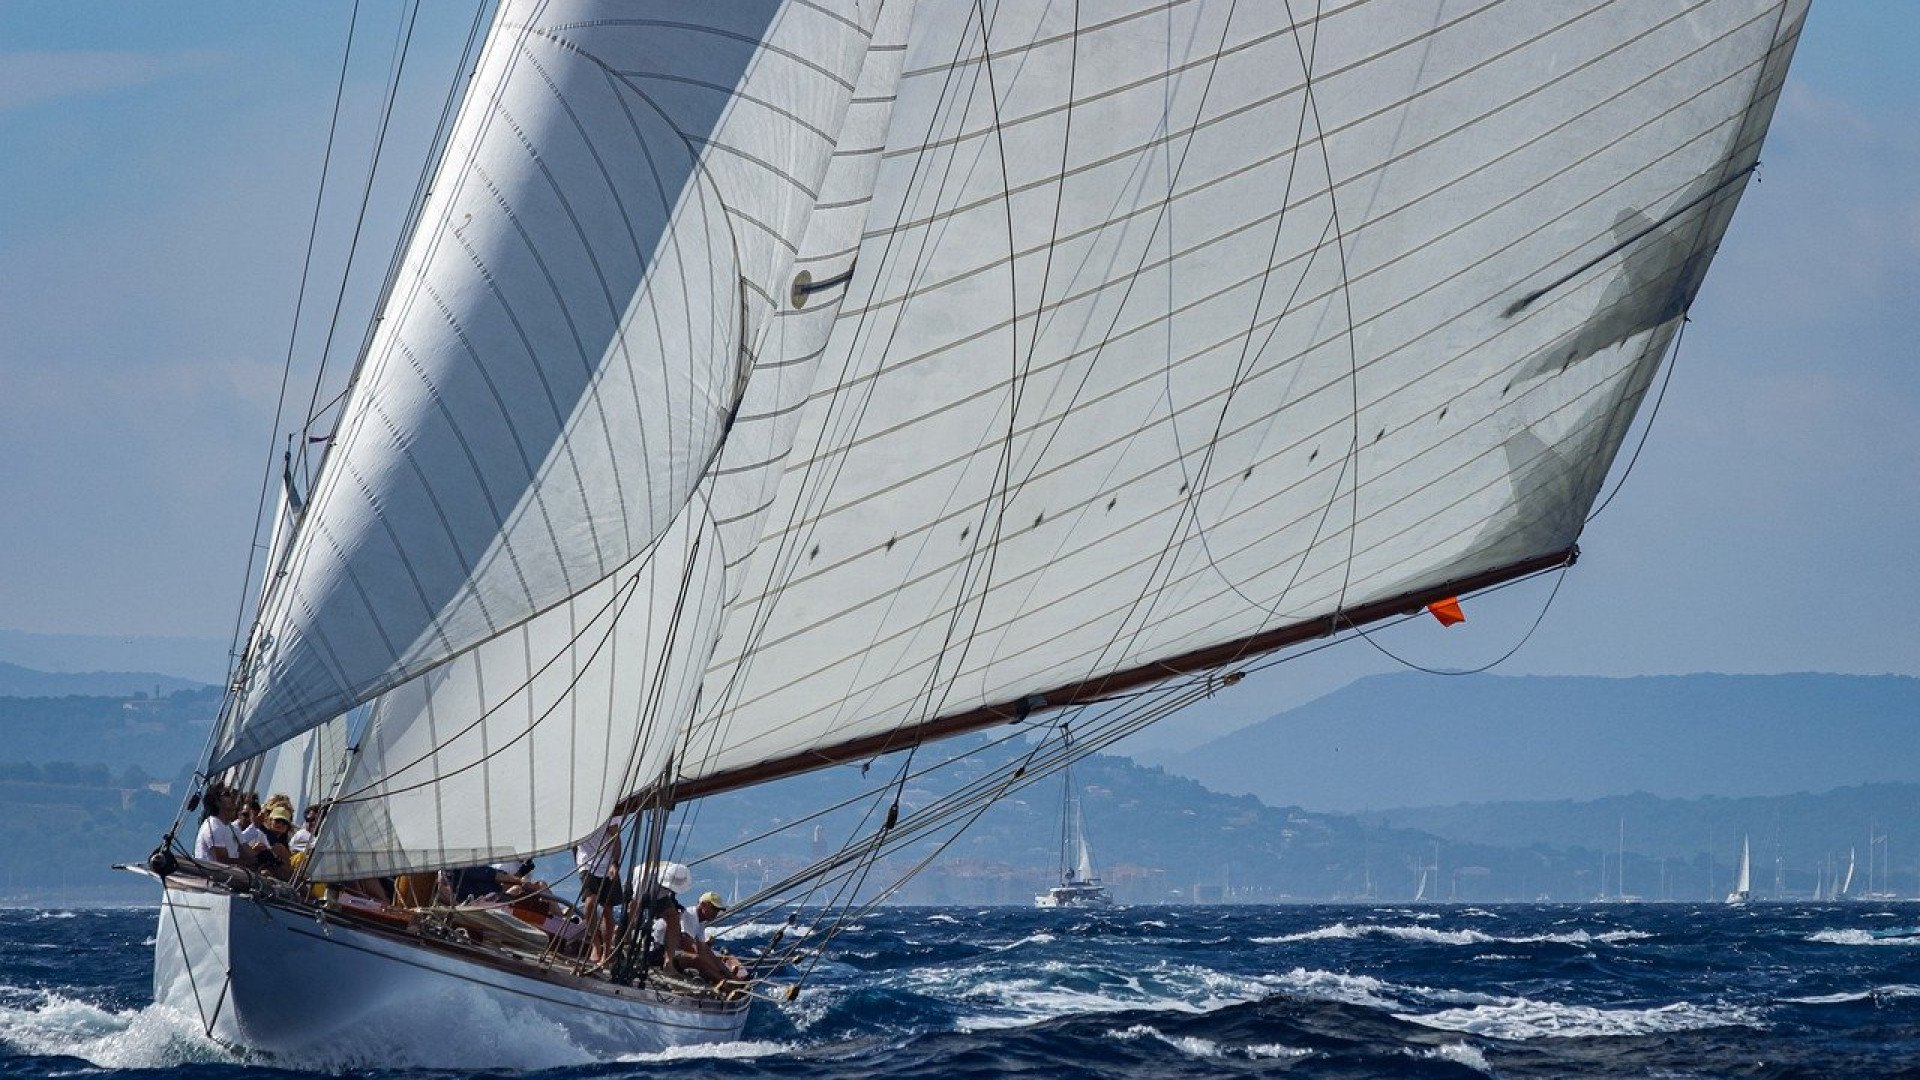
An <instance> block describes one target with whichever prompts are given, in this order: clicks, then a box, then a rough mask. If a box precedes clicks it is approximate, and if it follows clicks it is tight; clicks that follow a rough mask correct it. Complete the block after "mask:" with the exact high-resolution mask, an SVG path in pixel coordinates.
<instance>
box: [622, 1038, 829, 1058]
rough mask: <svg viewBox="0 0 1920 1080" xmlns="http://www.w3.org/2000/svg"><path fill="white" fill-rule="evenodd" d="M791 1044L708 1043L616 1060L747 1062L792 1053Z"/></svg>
mask: <svg viewBox="0 0 1920 1080" xmlns="http://www.w3.org/2000/svg"><path fill="white" fill-rule="evenodd" d="M794 1049H795V1046H794V1044H792V1043H782V1042H768V1041H766V1040H751V1041H745V1042H730V1043H710V1044H708V1045H706V1046H675V1047H672V1048H670V1049H667V1050H662V1051H660V1052H659V1053H657V1054H630V1055H624V1056H622V1057H620V1058H618V1059H617V1060H620V1061H625V1062H639V1061H701V1060H705V1059H708V1058H725V1059H727V1060H730V1061H747V1060H751V1059H753V1058H763V1057H772V1056H773V1055H775V1054H788V1053H792V1052H793V1051H794Z"/></svg>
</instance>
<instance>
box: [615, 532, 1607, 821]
mask: <svg viewBox="0 0 1920 1080" xmlns="http://www.w3.org/2000/svg"><path fill="white" fill-rule="evenodd" d="M1579 557H1580V548H1579V546H1578V545H1574V546H1571V547H1567V548H1564V549H1562V550H1560V551H1555V552H1552V553H1550V554H1546V555H1538V556H1535V557H1533V558H1531V559H1523V560H1521V561H1520V562H1517V563H1510V564H1508V565H1506V566H1500V567H1495V568H1493V569H1491V570H1483V571H1481V572H1480V573H1477V574H1470V575H1468V576H1466V577H1462V578H1455V579H1454V580H1452V581H1447V582H1442V583H1441V584H1438V585H1434V586H1431V587H1429V588H1425V589H1417V590H1414V591H1412V592H1406V593H1401V594H1400V595H1398V596H1392V597H1388V598H1387V599H1385V600H1378V601H1375V602H1374V603H1371V604H1365V605H1362V606H1360V607H1356V608H1348V609H1346V610H1344V611H1336V612H1334V613H1333V614H1331V615H1323V616H1320V617H1318V618H1313V619H1308V620H1305V621H1302V622H1297V623H1289V624H1288V625H1286V626H1277V627H1274V628H1272V629H1270V630H1263V631H1261V632H1260V633H1258V634H1255V635H1253V636H1251V637H1245V638H1239V639H1236V640H1234V641H1227V642H1222V643H1221V644H1218V645H1209V646H1207V647H1206V648H1203V649H1195V650H1193V651H1192V652H1188V653H1182V654H1181V655H1179V656H1173V657H1169V658H1167V659H1165V660H1159V661H1156V662H1154V663H1152V664H1145V665H1142V666H1140V667H1134V668H1128V669H1126V670H1124V671H1116V672H1113V673H1112V674H1109V675H1102V676H1100V677H1098V678H1094V679H1087V680H1085V681H1083V682H1077V683H1070V684H1068V685H1066V686H1061V687H1056V688H1054V689H1052V690H1044V691H1040V692H1038V693H1034V694H1028V695H1026V696H1025V697H1022V698H1020V699H1019V700H1017V701H1011V702H1003V703H999V704H994V705H984V706H981V707H979V708H976V709H969V710H967V711H966V712H960V713H954V714H952V715H950V716H942V717H937V718H935V719H932V720H928V721H926V722H925V723H922V724H917V725H914V726H912V727H903V728H896V729H894V730H892V731H887V732H882V733H880V734H877V735H868V736H865V737H863V738H858V739H850V740H848V741H847V742H844V743H839V744H836V745H834V746H825V747H816V748H814V749H812V750H808V751H806V752H805V753H800V754H789V755H787V756H786V757H779V758H773V759H771V760H768V761H762V762H757V763H755V764H752V765H743V766H741V767H740V768H737V769H728V770H726V771H725V772H718V773H714V774H712V775H711V776H702V777H698V778H695V779H691V780H681V781H679V782H677V783H675V784H674V785H673V791H672V796H671V798H672V801H673V802H675V803H679V802H685V801H687V800H689V799H698V798H702V797H704V796H707V795H717V794H720V793H721V792H725V791H734V790H737V789H739V788H744V787H751V786H753V785H754V784H762V783H765V782H767V781H769V780H779V779H783V778H785V777H788V776H797V775H799V774H801V773H804V772H812V771H813V770H815V769H824V768H826V767H828V766H830V765H845V764H849V763H851V762H856V761H865V760H867V759H868V758H872V757H877V756H879V755H881V754H884V753H887V752H889V751H893V750H904V749H906V748H907V747H909V746H914V745H917V744H919V743H923V742H929V741H932V740H936V739H945V738H950V737H952V736H955V735H965V734H967V733H968V732H972V731H979V730H981V729H983V728H989V727H993V726H994V725H996V724H1004V723H1018V722H1019V721H1022V720H1025V719H1026V718H1027V717H1029V716H1031V715H1032V714H1034V713H1036V712H1041V711H1044V710H1051V709H1063V708H1066V707H1068V706H1071V705H1082V704H1085V703H1087V702H1090V701H1094V700H1097V699H1099V698H1103V697H1111V696H1113V695H1115V694H1121V693H1125V692H1127V691H1130V690H1136V689H1139V688H1140V687H1142V686H1146V685H1149V684H1151V683H1156V682H1161V681H1164V680H1166V679H1171V678H1175V677H1177V676H1180V675H1190V674H1193V673H1195V672H1199V671H1206V670H1208V669H1210V668H1218V667H1225V666H1227V665H1229V664H1234V663H1238V662H1239V661H1241V660H1245V659H1247V658H1248V657H1252V656H1259V655H1262V654H1264V653H1270V652H1274V651H1276V650H1279V649H1284V648H1286V647H1287V646H1289V645H1297V644H1299V643H1301V642H1303V641H1311V640H1313V639H1315V638H1323V637H1329V636H1331V635H1333V634H1336V633H1338V632H1340V631H1341V630H1346V629H1351V628H1354V627H1360V626H1365V625H1367V624H1368V623H1374V622H1379V621H1380V620H1382V619H1390V618H1392V617H1393V616H1395V615H1400V614H1403V613H1406V612H1411V611H1418V610H1420V609H1421V608H1423V607H1425V606H1426V605H1428V604H1431V603H1433V602H1434V601H1436V600H1444V599H1446V598H1447V597H1450V596H1459V595H1461V594H1464V593H1472V592H1478V591H1479V590H1481V589H1487V588H1492V587H1493V586H1495V585H1500V584H1504V583H1506V582H1509V581H1513V580H1516V579H1518V578H1523V577H1526V576H1528V575H1529V574H1536V573H1539V572H1540V571H1542V570H1551V569H1553V568H1554V567H1556V566H1571V565H1573V563H1574V561H1575V560H1576V559H1578V558H1579ZM656 790H657V789H648V790H647V791H642V792H638V793H636V794H633V795H629V796H627V797H626V798H625V799H623V800H621V802H620V805H619V808H618V812H619V813H622V814H626V813H631V812H632V811H634V810H635V809H638V808H639V807H641V806H643V805H645V804H646V803H647V802H648V801H649V800H651V799H653V798H654V797H655V794H654V793H655V791H656Z"/></svg>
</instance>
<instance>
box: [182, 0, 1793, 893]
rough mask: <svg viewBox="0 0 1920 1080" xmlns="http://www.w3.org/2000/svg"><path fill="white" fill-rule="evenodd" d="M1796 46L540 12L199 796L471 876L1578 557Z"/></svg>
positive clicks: (1465, 9)
mask: <svg viewBox="0 0 1920 1080" xmlns="http://www.w3.org/2000/svg"><path fill="white" fill-rule="evenodd" d="M1804 13H1805V4H1804V2H1803V0H1785V2H1781V0H1701V2H1697V3H1692V4H1688V5H1675V4H1673V3H1671V2H1670V0H1609V2H1603V0H1585V2H1579V3H1568V4H1552V5H1546V4H1537V3H1530V2H1511V0H1479V2H1463V3H1462V2H1440V0H1432V2H1414V0H1390V2H1375V3H1366V2H1351V3H1337V4H1323V5H1318V6H1315V7H1311V8H1309V7H1307V6H1304V5H1296V4H1279V3H1262V4H1245V3H1242V4H1232V3H1208V2H1201V0H1187V2H1171V3H1168V2H1160V0H1155V2H1152V3H1148V2H1142V0H1111V2H1106V3H1098V4H1089V3H1072V2H1067V0H1004V2H988V0H964V2H963V0H918V2H917V3H910V2H904V0H887V2H886V3H884V4H873V3H868V4H861V5H853V4H847V5H841V6H838V7H834V6H830V5H823V4H816V3H803V2H799V0H788V2H785V3H781V2H775V0H767V2H764V3H733V4H719V5H701V6H695V7H688V6H687V5H680V4H666V3H654V4H613V3H607V2H602V0H574V2H568V3H535V2H532V0H528V2H525V3H510V4H507V5H505V6H504V8H503V11H502V12H501V14H500V16H499V22H498V24H497V25H496V27H495V29H494V31H493V33H492V35H491V37H490V39H489V44H488V46H487V49H486V52H485V55H484V57H483V61H482V64H481V67H480V71H479V74H478V75H476V77H475V80H474V87H473V89H472V91H471V92H470V94H469V97H468V99H467V101H466V104H465V106H464V107H463V110H462V114H461V118H460V121H459V123H458V124H457V125H456V129H455V132H454V135H453V137H452V139H451V141H450V145H449V150H448V152H447V154H446V158H445V163H444V164H443V166H442V168H441V171H440V174H439V178H438V179H437V180H436V182H435V184H434V190H435V192H436V196H435V200H436V201H435V202H434V203H432V204H430V206H429V212H428V213H426V214H424V215H423V217H422V221H423V224H422V226H421V228H420V229H419V231H418V232H417V233H416V235H415V236H414V237H413V239H412V241H411V245H410V247H409V249H408V255H407V258H406V261H405V263H404V265H403V269H402V273H401V275H400V278H399V279H398V284H397V286H396V288H395V289H394V290H393V294H392V298H391V299H390V301H389V303H388V305H387V308H386V311H385V314H384V316H383V322H382V324H381V330H380V332H379V334H378V335H376V337H375V339H374V341H373V344H372V348H371V352H370V353H369V355H368V358H367V359H366V361H365V362H364V364H363V366H362V369H361V373H360V375H359V377H358V380H357V382H356V385H355V387H354V388H353V393H352V397H351V402H350V405H349V407H348V409H347V411H346V414H345V415H344V416H343V417H342V419H341V422H340V425H339V432H340V436H339V439H338V442H337V444H336V445H335V447H334V449H333V450H332V451H331V453H330V454H329V456H328V459H327V461H326V462H325V464H324V467H323V469H322V472H321V474H320V478H319V482H318V484H317V486H316V489H315V492H314V494H313V498H312V499H311V501H310V505H309V507H308V510H307V513H306V517H305V518H304V519H303V522H302V527H301V529H300V532H299V534H298V536H297V538H296V541H295V546H294V548H293V554H292V557H291V559H290V562H289V567H290V572H289V573H288V575H286V577H284V578H283V579H281V580H280V581H279V582H278V583H277V584H276V587H275V588H274V589H272V590H271V591H270V592H269V594H268V595H267V596H266V597H265V598H264V600H263V603H262V614H261V620H260V624H259V629H258V631H257V632H256V634H255V636H254V638H253V641H252V644H251V645H250V648H249V660H250V665H251V666H250V668H249V670H248V671H247V672H245V673H243V680H244V687H245V690H244V698H243V700H242V701H241V705H240V708H239V709H238V710H237V711H236V714H235V719H234V722H233V723H232V724H231V725H230V728H229V730H228V731H227V733H226V734H225V736H224V737H223V739H222V741H221V744H220V745H219V747H218V753H217V754H216V756H215V758H214V761H213V763H212V764H213V767H214V768H220V767H222V766H224V765H226V764H230V763H232V762H235V761H238V760H241V759H243V758H246V757H248V756H250V755H253V754H256V753H258V752H260V751H262V750H264V749H266V748H267V747H270V746H272V745H274V744H275V743H277V742H280V741H283V740H285V739H287V738H289V737H292V736H293V735H296V734H297V733H299V732H300V731H304V730H306V729H308V728H311V727H313V726H315V725H317V724H320V723H323V722H325V721H327V720H328V719H329V718H331V717H333V716H335V715H337V714H339V713H341V712H343V711H345V710H346V709H348V708H351V707H352V706H354V705H356V704H358V703H361V702H365V701H369V700H371V701H374V703H375V704H374V707H373V708H374V714H373V719H372V721H371V723H370V724H369V727H368V733H367V736H366V738H365V739H364V740H363V741H362V745H361V748H360V751H359V753H358V754H357V755H356V757H355V759H354V766H353V768H354V773H353V775H352V776H351V777H350V778H349V779H348V781H347V783H346V785H345V789H344V791H345V796H344V798H343V801H342V803H341V808H340V810H339V811H338V812H337V816H336V818H335V819H334V821H333V822H332V823H331V824H330V825H329V834H328V835H327V836H326V837H325V843H324V844H323V850H322V851H321V852H320V854H318V855H317V856H316V863H315V872H316V873H319V874H322V875H325V874H342V875H347V874H366V873H375V872H391V871H395V870H400V869H407V868H417V867H432V866H444V865H454V864H458V863H463V862H472V861H478V860H480V859H483V858H491V857H495V856H504V855H506V854H514V853H530V852H534V851H541V850H551V849H553V848H556V847H560V846H564V845H565V844H566V843H568V842H570V841H571V840H573V839H575V838H577V837H579V836H581V835H584V834H585V833H587V832H588V831H589V830H591V829H592V828H593V827H594V826H595V825H596V824H597V823H598V820H600V819H601V818H602V817H603V816H604V815H605V813H606V812H607V810H608V808H609V807H611V806H612V805H614V804H615V803H616V802H618V801H619V800H621V799H622V798H623V797H628V798H629V802H628V805H633V804H634V802H636V801H637V800H638V798H640V797H642V796H651V797H656V798H660V799H667V800H670V799H675V798H687V797H691V796H694V795H698V794H703V793H707V792H712V791H719V790H726V789H729V788H733V787H738V786H741V785H744V784H748V783H753V782H756V781H758V780H761V779H765V778H769V777H773V776H779V775H785V774H789V773H793V772H798V771H801V770H804V769H808V768H814V767H818V766H820V765H823V764H828V763H831V762H835V761H844V760H850V759H856V758H859V757H862V756H870V755H872V754H874V753H877V752H879V751H881V750H884V749H890V748H905V747H908V746H912V745H916V744H917V743H919V742H920V741H922V740H925V739H927V738H931V737H937V736H942V735H946V734H952V733H956V732H958V731H963V730H969V729H972V728H977V727H981V726H985V725H987V724H991V723H999V722H1003V721H1005V720H1007V719H1013V718H1019V717H1024V716H1026V715H1028V714H1029V713H1032V712H1034V711H1036V710H1040V709H1045V708H1050V707H1055V706H1060V705H1063V704H1068V703H1071V702H1072V701H1075V700H1079V699H1084V698H1086V697H1089V696H1094V695H1097V694H1100V693H1104V692H1111V691H1112V690H1113V689H1114V688H1116V687H1120V686H1131V685H1138V684H1139V683H1141V682H1144V681H1149V680H1157V679H1164V678H1167V677H1170V676H1174V675H1178V674H1181V673H1183V672H1189V671H1194V670H1200V669H1204V668H1207V667H1212V666H1220V665H1225V664H1229V663H1232V662H1233V661H1234V660H1236V659H1237V658H1240V657H1243V656H1245V655H1248V654H1250V653H1253V652H1257V651H1261V650H1265V649H1269V648H1273V647H1277V646H1278V645H1281V644H1284V643H1286V642H1287V641H1291V640H1297V639H1299V638H1301V637H1305V636H1311V635H1314V634H1319V633H1324V632H1328V631H1330V630H1334V629H1338V628H1341V627H1342V626H1344V625H1349V624H1352V623H1357V622H1362V621H1366V620H1369V619H1373V618H1379V617H1383V616H1385V615H1388V614H1391V613H1393V612H1395V611H1398V610H1401V609H1404V608H1406V607H1409V606H1413V605H1415V604H1417V603H1419V602H1422V601H1423V600H1425V599H1433V598H1436V597H1438V596H1443V595H1447V594H1449V593H1452V592H1455V591H1459V590H1461V589H1462V588H1463V587H1473V586H1476V585H1486V584H1491V583H1494V582H1497V581H1501V580H1505V579H1507V578H1510V577H1513V576H1517V575H1519V574H1523V573H1526V572H1530V571H1532V570H1536V569H1539V568H1541V567H1546V566H1552V565H1557V564H1559V563H1563V562H1565V561H1567V560H1568V559H1569V558H1570V557H1571V555H1572V553H1573V550H1574V544H1575V542H1576V540H1577V538H1578V537H1579V534H1580V530H1581V527H1582V525H1583V523H1584V519H1585V516H1586V514H1587V512H1588V509H1589V508H1590V506H1591V504H1592V502H1593V500H1594V498H1595V496H1596V494H1597V493H1598V491H1599V489H1600V486H1601V484H1602V481H1603V479H1604V477H1605V475H1606V472H1607V469H1608V467H1609V465H1610V463H1611V461H1612V460H1613V457H1614V455H1615V453H1616V451H1617V450H1618V448H1619V446H1620V444H1621V442H1622V440H1623V439H1624V437H1625V436H1626V433H1627V431H1628V427H1629V424H1630V422H1631V419H1632V416H1633V414H1634V411H1635V409H1636V407H1637V406H1638V404H1639V402H1640V400H1641V398H1642V396H1643V395H1644V393H1645V391H1646V389H1647V387H1648V385H1649V382H1650V380H1651V378H1652V376H1653V374H1654V373H1655V371H1656V369H1657V367H1658V365H1659V362H1660V358H1661V356H1662V355H1663V353H1664V351H1665V350H1666V348H1667V347H1668V345H1669V343H1670V341H1671V339H1672V337H1673V335H1674V333H1675V331H1676V330H1677V328H1678V326H1679V325H1680V322H1681V320H1682V319H1683V318H1684V315H1685V312H1686V310H1687V308H1688V306H1689V304H1690V303H1691V302H1692V299H1693V296H1694V294H1695V292H1696V290H1697V289H1698V288H1699V286H1700V282H1701V280H1702V275H1703V274H1704V272H1705V269H1706V265H1707V263H1708V261H1709V260H1710V258H1711V256H1712V254H1713V252H1714V250H1715V249H1716V247H1717V245H1718V243H1719V241H1720V237H1721V235H1722V234H1723V232H1724V231H1725V229H1726V226H1727V222H1728V220H1729V218H1730V216H1731V214H1732V213H1733V209H1734V206H1735V204H1736V202H1737V201H1738V199H1739V197H1740V194H1741V192H1742V191H1743V190H1744V186H1745V180H1746V178H1747V177H1748V176H1749V175H1750V174H1751V173H1752V171H1753V169H1754V168H1755V166H1756V163H1757V161H1758V155H1759V151H1760V145H1761V140H1762V137H1763V136H1764V134H1765V130H1766V127H1767V123H1768V120H1769V118H1770V116H1771V114H1772V110H1773V107H1774V104H1775V102H1776V100H1777V98H1778V95H1779V92H1780V88H1781V85H1782V82H1783V80H1784V78H1785V72H1786V66H1787V61H1788V59H1789V57H1790V55H1791V52H1792V48H1793V44H1794V42H1795V40H1796V38H1797V35H1798V31H1799V26H1800V22H1801V20H1802V18H1803V17H1804ZM480 806H486V807H488V812H487V813H484V814H482V813H476V809H477V808H478V807H480Z"/></svg>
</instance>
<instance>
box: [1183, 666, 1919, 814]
mask: <svg viewBox="0 0 1920 1080" xmlns="http://www.w3.org/2000/svg"><path fill="white" fill-rule="evenodd" d="M1160 763H1161V764H1163V765H1165V767H1166V768H1167V769H1168V770H1169V771H1171V772H1175V773H1178V774H1180V775H1183V776H1189V777H1192V778H1194V779H1195V780H1198V781H1200V782H1201V783H1203V784H1205V785H1206V786H1207V787H1209V788H1212V789H1214V790H1216V791H1224V792H1234V793H1246V794H1251V795H1254V796H1257V797H1258V798H1260V799H1261V800H1263V801H1265V802H1268V803H1274V804H1281V805H1285V804H1294V805H1300V806H1305V807H1310V808H1312V809H1315V810H1341V811H1360V810H1365V809H1368V808H1379V807H1386V806H1409V805H1451V804H1455V803H1476V802H1503V801H1515V800H1554V799H1568V798H1571V799H1595V798H1600V797H1603V796H1608V795H1617V794H1620V793H1622V792H1630V791H1644V792H1648V793H1651V794H1654V795H1660V796H1665V797H1669V798H1695V797H1699V796H1706V795H1718V796H1729V797H1732V796H1753V795H1784V794H1790V793H1793V792H1798V791H1822V790H1828V789H1832V788H1838V787H1845V786H1848V785H1856V784H1863V783H1882V782H1897V781H1904V780H1908V779H1911V778H1913V777H1914V776H1916V775H1920V679H1914V678H1908V677H1904V676H1893V675H1886V676H1857V675H1816V674H1804V675H1706V674H1703V675H1675V676H1646V677H1641V678H1629V679H1603V678H1587V677H1575V676H1527V677H1504V676H1494V675H1470V676H1452V677H1446V676H1431V675H1422V674H1417V673H1402V674H1393V675H1380V676H1374V677H1372V678H1367V679H1362V680H1360V681H1358V682H1355V683H1353V684H1352V685H1350V686H1348V687H1346V688H1345V689H1343V690H1339V691H1337V692H1335V693H1332V694H1328V695H1327V696H1325V697H1323V698H1320V699H1318V700H1316V701H1313V702H1310V703H1308V704H1306V705H1303V706H1300V707H1299V708H1296V709H1292V710H1289V711H1287V712H1284V713H1281V714H1280V715H1278V716H1274V717H1271V718H1269V719H1267V720H1263V721H1261V722H1260V723H1257V724H1253V725H1251V726H1249V727H1246V728H1242V729H1241V730H1239V731H1237V732H1234V733H1233V734H1231V735H1228V736H1225V737H1224V738H1221V739H1217V740H1215V741H1213V742H1210V743H1207V744H1205V745H1204V746H1201V747H1198V748H1196V749H1194V750H1191V751H1189V752H1187V753H1184V754H1179V755H1175V756H1171V757H1167V758H1165V759H1162V760H1161V762H1160Z"/></svg>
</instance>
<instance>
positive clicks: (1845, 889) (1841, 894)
mask: <svg viewBox="0 0 1920 1080" xmlns="http://www.w3.org/2000/svg"><path fill="white" fill-rule="evenodd" d="M1854 855H1855V852H1854V849H1852V848H1848V849H1847V876H1846V877H1844V878H1842V879H1841V880H1840V889H1839V891H1838V892H1836V893H1834V894H1833V898H1834V899H1835V900H1844V899H1846V897H1847V894H1848V893H1851V892H1852V891H1853V865H1854V863H1853V860H1854Z"/></svg>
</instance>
